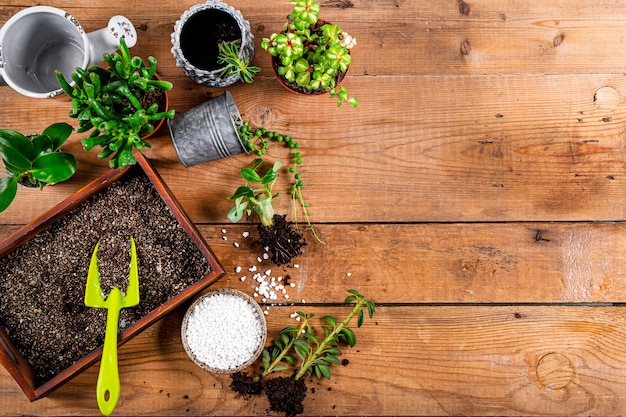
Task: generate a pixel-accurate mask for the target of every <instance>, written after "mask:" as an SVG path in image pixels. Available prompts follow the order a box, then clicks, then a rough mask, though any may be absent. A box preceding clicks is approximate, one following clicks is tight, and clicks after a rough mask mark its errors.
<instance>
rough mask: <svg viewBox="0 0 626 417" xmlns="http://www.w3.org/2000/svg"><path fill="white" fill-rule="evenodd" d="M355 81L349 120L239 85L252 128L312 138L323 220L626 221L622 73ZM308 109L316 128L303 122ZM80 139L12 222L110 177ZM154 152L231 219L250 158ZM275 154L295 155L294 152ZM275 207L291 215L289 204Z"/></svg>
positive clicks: (176, 186) (167, 148) (308, 157)
mask: <svg viewBox="0 0 626 417" xmlns="http://www.w3.org/2000/svg"><path fill="white" fill-rule="evenodd" d="M346 85H347V86H348V87H349V88H350V89H351V90H352V91H353V92H354V94H356V95H358V96H359V97H360V99H361V104H360V105H359V107H358V108H357V109H353V108H349V107H342V108H340V109H339V110H337V109H336V107H335V105H334V102H333V101H332V100H330V99H329V98H328V97H318V98H311V100H310V101H309V100H302V99H301V98H299V97H296V96H293V95H291V94H289V93H287V92H286V91H285V90H284V89H283V88H282V87H280V86H279V85H278V83H277V81H276V80H274V79H261V80H259V81H258V82H256V83H255V84H254V86H253V87H250V86H244V85H241V84H239V85H236V86H235V87H233V88H232V92H233V95H234V97H235V101H236V102H237V105H238V107H239V108H240V111H241V112H242V114H243V115H244V118H246V119H248V120H252V121H253V122H255V123H259V124H263V125H264V126H266V127H267V128H268V129H271V130H276V131H279V132H282V133H285V134H290V135H292V136H294V137H296V138H297V139H298V140H299V141H300V142H301V144H302V153H303V161H304V165H303V166H302V169H301V171H302V175H303V179H304V180H305V182H306V185H305V188H304V192H305V195H306V197H307V199H308V200H309V202H310V203H311V204H312V212H313V213H314V219H315V220H316V221H318V222H326V221H334V222H348V221H356V222H363V221H365V222H372V221H374V222H397V221H400V222H406V221H411V222H413V221H511V220H513V221H516V220H598V221H602V220H621V219H623V218H624V207H625V206H626V204H625V198H626V194H625V191H624V190H626V177H624V175H623V165H624V153H623V148H624V127H623V124H622V123H621V120H623V119H624V117H625V114H624V111H625V110H624V106H621V105H619V103H617V102H616V101H615V100H616V99H617V101H619V98H620V97H622V96H626V80H625V79H624V77H623V76H614V75H571V76H560V75H555V76H471V77H449V76H435V77H393V78H392V77H354V78H349V79H348V81H346ZM251 88H253V89H254V90H251ZM251 91H257V92H258V93H257V94H251ZM379 91H387V92H392V93H393V94H385V95H384V96H380V94H379V93H378V92H379ZM185 94H187V92H186V91H185V90H177V91H176V92H174V93H172V97H173V98H172V102H173V107H175V108H176V107H178V106H182V107H178V109H179V111H185V110H187V109H188V107H187V106H193V105H195V104H198V103H199V102H201V101H203V100H204V99H202V98H200V97H199V96H198V99H197V100H198V103H195V104H193V103H191V104H187V105H185V104H183V103H188V102H187V101H184V100H187V99H186V98H185ZM15 95H16V94H6V95H1V96H0V120H11V121H12V122H11V123H10V125H11V127H13V128H17V129H18V130H20V129H21V130H22V131H24V130H25V131H30V130H35V127H34V123H33V126H29V121H28V119H25V120H21V119H20V115H21V114H24V113H28V109H29V108H30V106H31V105H32V104H31V102H30V100H32V99H30V100H29V99H27V98H16V97H15ZM259 97H262V99H261V100H260V99H259ZM594 97H595V100H594ZM57 100H58V102H57V103H56V104H51V105H48V104H47V103H46V104H45V105H44V107H43V108H44V109H49V110H50V119H43V118H42V120H39V121H38V122H37V123H38V124H37V126H38V128H39V129H42V128H43V127H45V126H47V124H49V123H51V122H53V121H55V120H63V119H62V118H60V117H62V116H60V114H64V113H65V111H66V110H67V109H63V110H59V109H58V108H60V107H61V106H59V103H61V102H63V100H64V98H62V97H59V98H57V99H54V100H52V101H54V102H56V101H57ZM66 101H67V100H66ZM310 104H312V105H315V106H316V108H317V110H316V117H317V118H316V119H302V120H294V119H293V118H292V116H291V115H292V114H305V113H306V112H308V105H310ZM48 106H50V107H48ZM53 108H54V109H55V110H53ZM320 120H324V124H323V125H322V124H320V122H319V121H320ZM346 120H350V124H346ZM78 141H79V136H78V135H74V136H73V137H72V138H70V143H69V144H68V150H70V151H71V152H73V153H75V154H77V155H78V158H79V171H78V173H77V175H76V176H75V177H74V178H73V179H71V180H70V181H69V182H67V183H63V184H59V185H58V186H55V188H54V189H52V190H49V191H48V190H47V191H44V192H43V193H40V192H37V191H28V192H24V191H25V190H21V189H20V191H19V193H18V201H21V203H20V204H16V205H15V207H11V208H9V209H8V210H7V211H6V212H3V213H2V219H3V222H5V223H9V224H10V223H19V222H20V221H23V220H24V219H28V218H30V219H32V218H34V217H36V216H37V215H38V214H39V213H41V212H43V210H44V209H46V208H48V207H51V206H52V205H53V204H54V203H55V202H58V201H60V200H61V199H62V198H65V197H67V196H69V195H70V194H71V192H73V191H75V190H77V189H78V188H79V187H81V186H82V185H84V184H86V182H87V181H88V180H91V179H93V178H95V177H96V176H97V175H98V174H101V173H102V172H103V171H104V170H106V161H101V160H100V161H99V160H97V158H96V152H89V153H86V152H83V151H82V150H81V146H80V143H79V142H78ZM152 142H153V144H154V148H153V149H152V150H148V151H147V152H146V155H147V156H149V157H151V158H153V159H155V164H156V166H157V169H158V170H159V172H160V173H161V174H162V175H163V177H164V179H165V181H166V182H167V184H168V185H169V186H170V187H171V188H172V191H173V192H174V194H175V195H176V196H177V198H179V200H180V201H181V204H182V205H183V207H184V208H185V210H186V211H187V212H188V214H189V215H190V216H191V218H192V219H193V221H194V222H203V223H204V222H211V223H214V222H223V221H225V220H226V219H225V214H226V212H227V211H228V209H229V205H230V203H229V202H228V201H227V200H226V197H227V196H228V195H229V194H230V193H232V192H233V191H234V190H235V189H236V187H237V186H238V185H240V183H241V181H240V178H239V174H238V173H239V170H240V169H241V168H242V167H244V166H245V165H246V164H249V163H250V161H251V157H246V156H244V155H240V156H237V157H233V158H228V159H225V160H220V161H216V162H212V163H207V164H203V165H199V166H196V167H193V168H191V169H184V168H183V167H182V165H181V164H180V163H179V162H178V159H177V157H176V154H175V152H174V149H173V145H172V144H171V140H170V138H169V134H168V133H167V131H166V130H161V131H160V132H159V135H158V136H156V137H155V138H154V139H153V140H152ZM269 155H270V157H275V158H287V152H286V150H284V149H276V150H275V151H273V152H271V153H270V154H269ZM283 177H284V178H285V181H287V180H288V179H289V176H288V174H287V173H286V172H284V175H283ZM284 188H287V183H286V182H285V183H284ZM277 202H278V207H279V209H280V210H281V211H287V210H289V205H290V201H289V199H288V198H285V197H282V198H279V200H277ZM4 219H6V220H4Z"/></svg>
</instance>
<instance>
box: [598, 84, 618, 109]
mask: <svg viewBox="0 0 626 417" xmlns="http://www.w3.org/2000/svg"><path fill="white" fill-rule="evenodd" d="M620 101H621V97H620V95H619V92H618V91H617V90H616V89H614V88H613V87H602V88H600V89H598V90H597V91H596V92H595V94H594V95H593V105H594V106H595V108H596V109H598V110H605V111H613V110H615V109H617V107H618V106H619V103H620Z"/></svg>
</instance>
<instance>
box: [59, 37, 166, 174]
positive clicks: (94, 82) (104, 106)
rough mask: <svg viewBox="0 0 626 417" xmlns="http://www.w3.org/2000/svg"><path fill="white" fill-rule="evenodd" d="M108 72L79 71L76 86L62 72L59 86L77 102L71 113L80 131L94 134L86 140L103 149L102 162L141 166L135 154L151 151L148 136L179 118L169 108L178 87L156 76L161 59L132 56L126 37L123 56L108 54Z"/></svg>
mask: <svg viewBox="0 0 626 417" xmlns="http://www.w3.org/2000/svg"><path fill="white" fill-rule="evenodd" d="M104 60H105V61H106V63H107V64H108V68H103V67H100V66H96V65H93V66H90V67H88V68H87V69H86V70H84V69H82V68H76V72H75V73H74V74H72V81H73V82H74V85H73V86H72V85H70V83H69V82H68V81H67V80H66V79H65V77H64V76H63V74H61V72H59V71H57V73H56V74H57V79H58V81H59V84H60V85H61V87H62V88H63V90H64V91H65V93H67V95H68V96H70V97H71V98H72V110H71V111H70V113H69V115H70V117H72V118H76V119H78V121H79V128H78V129H77V132H79V133H81V132H87V131H91V133H90V134H89V136H88V137H86V138H84V139H83V140H82V144H83V147H84V148H85V150H87V151H89V150H91V149H93V148H94V147H96V146H99V147H101V148H102V151H101V152H100V153H99V154H98V157H100V158H108V157H111V159H110V160H109V166H110V167H111V168H117V167H120V168H123V167H124V166H127V165H134V164H135V163H136V161H135V157H134V156H133V150H134V149H137V150H142V149H143V148H145V147H151V146H152V145H151V144H150V142H148V141H146V140H145V138H146V137H147V136H149V135H150V134H152V133H153V132H154V131H155V129H157V127H158V126H160V123H162V122H163V120H165V119H171V118H173V117H174V110H167V91H169V90H171V89H172V83H171V82H169V81H163V80H160V79H159V78H158V76H157V75H156V64H157V61H156V58H154V57H152V56H151V57H148V59H147V61H148V62H147V64H146V62H144V60H143V59H142V58H140V57H137V56H134V57H131V55H130V51H129V49H128V47H127V46H126V42H125V41H124V38H121V39H120V46H119V50H118V51H117V52H114V53H113V54H107V55H104Z"/></svg>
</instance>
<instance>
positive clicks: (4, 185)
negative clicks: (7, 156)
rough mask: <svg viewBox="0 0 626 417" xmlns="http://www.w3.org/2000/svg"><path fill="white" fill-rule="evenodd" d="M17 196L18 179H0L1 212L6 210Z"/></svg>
mask: <svg viewBox="0 0 626 417" xmlns="http://www.w3.org/2000/svg"><path fill="white" fill-rule="evenodd" d="M16 194H17V179H16V178H15V177H2V178H0V212H2V211H4V210H6V209H7V208H8V207H9V206H10V205H11V203H12V202H13V200H14V199H15V195H16Z"/></svg>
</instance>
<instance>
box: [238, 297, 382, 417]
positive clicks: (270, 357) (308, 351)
mask: <svg viewBox="0 0 626 417" xmlns="http://www.w3.org/2000/svg"><path fill="white" fill-rule="evenodd" d="M348 292H349V293H350V295H349V296H348V297H347V298H346V299H345V301H344V302H345V303H346V304H354V307H353V308H352V311H350V313H349V314H348V315H347V316H346V317H345V318H344V319H343V320H342V321H341V322H338V321H337V320H336V319H335V318H334V317H332V316H325V317H323V318H322V320H323V321H324V322H325V323H326V324H325V325H322V330H323V333H324V338H323V339H322V338H321V336H318V335H316V331H315V329H314V327H313V326H312V325H311V319H312V318H313V317H314V315H313V314H305V313H303V312H301V311H298V312H297V314H298V317H299V318H300V320H301V321H300V325H299V326H291V325H290V326H287V327H285V328H283V329H282V330H281V331H280V333H279V337H278V339H276V340H273V341H272V344H271V345H270V347H269V348H267V349H265V350H264V351H263V354H262V356H261V362H262V364H261V368H260V370H259V375H258V376H256V377H251V376H249V375H248V374H247V373H241V372H238V373H235V374H232V375H231V378H232V382H231V385H230V388H231V389H232V390H234V391H236V392H237V393H239V394H241V395H243V396H247V395H257V394H260V393H261V392H262V391H263V389H265V394H266V396H267V398H268V400H269V403H270V409H271V410H273V411H278V412H284V413H285V415H286V416H288V417H289V416H295V415H297V414H302V413H303V412H304V406H303V401H304V398H305V397H306V391H307V387H306V383H305V381H304V379H303V377H304V376H316V377H317V378H322V377H323V378H326V379H330V378H331V376H332V372H331V365H340V364H341V363H342V362H341V361H340V360H339V358H338V356H340V355H341V354H342V351H341V348H340V344H341V343H343V344H347V345H348V346H350V347H354V346H355V345H356V335H355V334H354V331H353V330H352V329H350V328H348V324H349V323H350V321H351V320H352V319H353V318H354V316H357V327H361V326H362V325H363V321H364V319H365V313H364V310H366V311H367V314H368V316H369V317H370V318H372V317H373V316H374V312H375V308H376V307H375V304H374V302H373V301H371V300H368V299H367V298H366V297H365V296H364V295H363V294H361V293H360V292H359V291H357V290H353V289H352V290H348ZM294 353H295V354H294ZM298 361H299V364H298ZM290 369H291V370H293V373H292V375H290V376H287V377H283V376H279V377H274V378H270V379H269V380H267V382H264V381H265V378H267V377H268V376H270V375H271V374H273V373H275V372H281V371H288V370H290Z"/></svg>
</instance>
